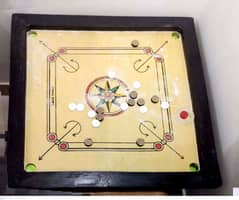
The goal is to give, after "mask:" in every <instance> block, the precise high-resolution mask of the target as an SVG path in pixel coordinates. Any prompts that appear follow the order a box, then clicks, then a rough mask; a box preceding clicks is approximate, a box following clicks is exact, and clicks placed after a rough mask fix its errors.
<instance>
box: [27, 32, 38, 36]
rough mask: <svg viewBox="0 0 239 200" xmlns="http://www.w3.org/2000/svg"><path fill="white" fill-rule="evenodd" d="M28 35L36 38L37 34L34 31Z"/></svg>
mask: <svg viewBox="0 0 239 200" xmlns="http://www.w3.org/2000/svg"><path fill="white" fill-rule="evenodd" d="M28 35H29V36H31V37H36V36H37V32H36V31H29V32H28Z"/></svg>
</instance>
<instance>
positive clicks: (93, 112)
mask: <svg viewBox="0 0 239 200" xmlns="http://www.w3.org/2000/svg"><path fill="white" fill-rule="evenodd" d="M95 116H96V112H95V111H94V110H90V111H89V112H88V117H89V118H93V117H95Z"/></svg>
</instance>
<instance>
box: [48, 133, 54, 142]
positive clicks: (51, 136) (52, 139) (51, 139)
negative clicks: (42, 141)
mask: <svg viewBox="0 0 239 200" xmlns="http://www.w3.org/2000/svg"><path fill="white" fill-rule="evenodd" d="M48 138H49V140H50V141H54V140H56V135H54V134H50V135H49V136H48Z"/></svg>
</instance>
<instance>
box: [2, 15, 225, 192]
mask: <svg viewBox="0 0 239 200" xmlns="http://www.w3.org/2000/svg"><path fill="white" fill-rule="evenodd" d="M34 28H35V29H50V30H128V31H142V30H148V31H150V30H154V31H163V30H170V31H171V30H174V31H178V32H180V33H181V35H182V37H183V46H184V53H185V57H186V63H187V72H188V77H189V84H190V91H191V98H192V103H193V109H194V113H195V116H196V117H195V126H196V135H197V136H196V137H197V142H198V152H199V159H200V171H199V172H194V173H191V172H180V173H175V172H174V173H169V172H167V173H140V172H137V173H130V172H54V173H53V172H38V173H26V172H25V171H24V164H23V160H24V133H25V127H24V124H25V94H26V88H25V86H26V32H27V31H29V30H30V29H34ZM189 66H190V67H189ZM9 107H10V108H9V141H8V147H7V159H8V179H9V186H10V187H28V188H41V189H52V188H54V189H56V188H58V189H64V190H66V189H72V190H73V189H76V188H82V189H94V190H116V189H133V190H135V189H139V188H140V189H170V188H174V189H175V188H211V187H217V186H219V185H220V184H221V177H220V172H219V167H218V163H217V157H216V151H215V145H214V139H213V133H212V127H211V119H210V113H209V108H208V100H207V94H206V88H205V83H204V76H203V70H202V64H201V58H200V54H199V49H198V45H197V39H196V33H195V29H194V22H193V19H192V18H184V17H103V16H63V15H33V14H14V15H13V17H12V36H11V71H10V103H9Z"/></svg>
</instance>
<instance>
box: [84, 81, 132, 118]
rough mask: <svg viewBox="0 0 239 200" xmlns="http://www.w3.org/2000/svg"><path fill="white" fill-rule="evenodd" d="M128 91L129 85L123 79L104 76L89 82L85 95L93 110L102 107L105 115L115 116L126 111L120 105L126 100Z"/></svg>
mask: <svg viewBox="0 0 239 200" xmlns="http://www.w3.org/2000/svg"><path fill="white" fill-rule="evenodd" d="M128 91H129V89H128V86H127V85H126V84H125V83H124V82H123V81H122V80H120V79H118V78H110V77H109V76H102V77H98V78H96V79H94V80H93V81H91V82H90V83H89V85H88V86H87V88H86V92H85V93H86V94H85V97H86V102H87V104H88V105H89V107H90V108H91V109H92V110H94V111H96V110H97V108H99V107H102V108H103V109H104V115H105V116H115V115H118V114H121V113H122V112H124V110H122V109H121V107H120V105H121V104H122V103H124V102H126V98H127V94H128Z"/></svg>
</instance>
